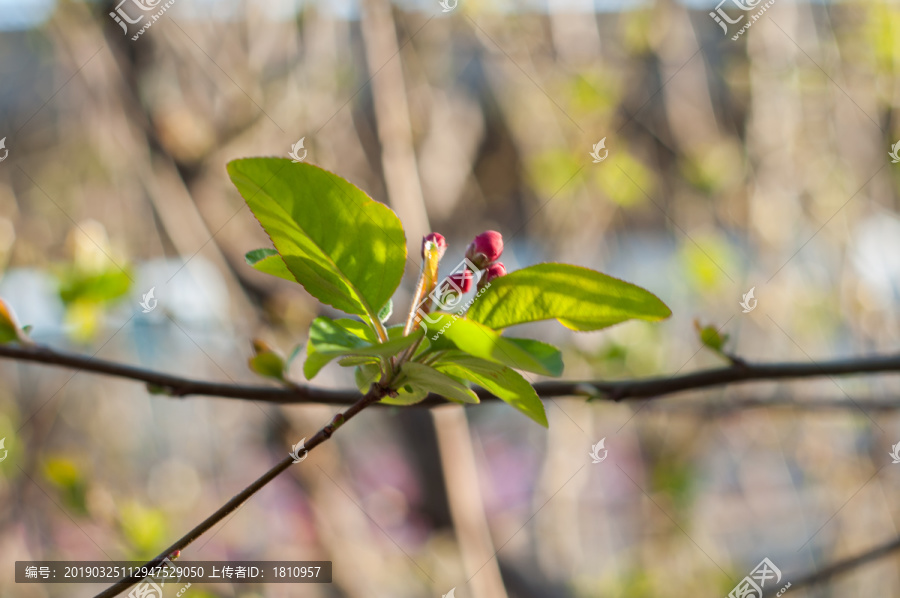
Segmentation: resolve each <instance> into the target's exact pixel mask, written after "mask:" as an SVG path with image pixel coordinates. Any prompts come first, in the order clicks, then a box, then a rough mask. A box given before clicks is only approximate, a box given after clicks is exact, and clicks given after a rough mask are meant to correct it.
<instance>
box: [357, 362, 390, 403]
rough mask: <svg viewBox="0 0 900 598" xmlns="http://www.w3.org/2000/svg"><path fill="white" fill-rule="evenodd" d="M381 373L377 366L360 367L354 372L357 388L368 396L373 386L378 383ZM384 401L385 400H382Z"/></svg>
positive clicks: (363, 365) (366, 365) (365, 365)
mask: <svg viewBox="0 0 900 598" xmlns="http://www.w3.org/2000/svg"><path fill="white" fill-rule="evenodd" d="M380 373H381V370H380V369H379V367H378V365H377V364H362V365H359V366H358V367H357V368H356V370H355V371H354V372H353V374H354V379H355V380H356V387H357V388H358V389H359V392H361V393H363V394H366V393H367V392H369V389H370V388H371V387H372V385H373V384H375V383H376V382H378V375H379V374H380ZM382 400H383V399H382Z"/></svg>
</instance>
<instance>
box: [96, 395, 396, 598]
mask: <svg viewBox="0 0 900 598" xmlns="http://www.w3.org/2000/svg"><path fill="white" fill-rule="evenodd" d="M388 392H390V391H389V390H388V389H387V388H384V387H382V386H380V385H378V384H373V385H372V388H370V389H369V392H367V393H366V394H365V395H364V396H362V397H361V398H359V399H358V400H357V401H356V402H355V403H353V405H351V406H350V408H348V409H347V410H346V411H344V412H343V413H340V414H338V415H336V416H335V417H334V418H333V419H332V420H331V422H330V423H329V424H328V425H327V426H325V427H323V428H322V429H320V430H319V431H318V432H316V434H315V436H313V437H312V438H310V439H309V440H308V441H306V442H305V443H304V448H305V449H306V450H307V451H311V450H313V449H314V448H316V447H317V446H319V445H320V444H322V443H323V442H325V441H326V440H328V439H329V438H331V436H332V434H334V433H335V432H336V431H337V429H338V428H339V427H341V426H342V425H343V424H344V423H345V422H346V421H347V420H349V419H350V418H351V417H353V416H354V415H356V414H357V413H359V412H360V411H362V410H363V409H365V408H366V407H368V406H369V405H372V404H373V403H377V402H378V401H380V400H381V399H382V397H384V396H385V395H386V394H388ZM357 396H359V395H358V394H357ZM304 458H305V457H304ZM293 462H294V457H293V455H291V454H288V456H287V457H285V458H284V459H282V460H281V461H279V462H278V463H276V464H275V465H274V466H273V467H272V468H271V469H270V470H269V471H267V472H266V473H264V474H263V475H262V476H260V477H259V478H258V479H257V480H256V481H255V482H253V483H252V484H250V485H249V486H247V487H246V488H244V489H243V490H241V491H240V492H239V493H238V494H236V495H234V497H233V498H232V499H231V500H229V501H228V502H227V503H225V504H224V505H222V506H221V507H219V509H218V510H217V511H216V512H215V513H213V514H212V515H210V516H209V517H207V518H206V519H204V520H203V521H201V522H200V524H199V525H197V526H196V527H195V528H194V529H192V530H191V531H189V532H188V533H186V534H185V535H184V536H182V537H181V538H180V539H179V540H177V541H176V542H175V543H174V544H172V545H171V546H169V547H168V548H166V549H165V550H164V551H163V552H162V553H161V554H160V555H159V556H157V557H156V558H155V559H153V560H151V561H148V562H146V563H144V565H143V566H142V567H141V568H143V567H147V568H152V567H157V566H159V565H160V564H162V562H163V561H164V560H165V558H166V557H167V556H169V555H171V554H172V553H173V552H175V551H176V550H183V549H184V548H186V547H187V546H189V545H190V544H191V543H192V542H194V540H196V539H197V538H199V537H200V536H201V535H203V534H204V533H205V532H207V531H209V530H210V529H211V528H212V527H213V526H214V525H215V524H217V523H218V522H219V521H221V520H222V519H224V518H225V517H227V516H228V514H229V513H232V512H234V511H235V510H236V509H237V508H238V507H240V506H241V505H242V504H243V503H244V502H245V501H246V500H247V499H249V498H250V497H251V496H253V495H254V494H256V493H257V492H259V491H260V490H262V489H263V488H264V487H265V486H266V484H268V483H269V482H271V481H272V480H274V479H275V478H276V477H277V476H278V474H280V473H281V472H283V471H284V470H286V469H287V468H288V467H290V466H291V464H292V463H293ZM141 579H143V577H140V576H131V577H125V578H123V579H121V580H119V581H118V582H116V583H115V584H114V585H112V586H110V587H108V588H107V589H105V590H103V591H102V592H100V593H99V594H97V596H95V598H110V597H112V596H116V595H118V594H119V593H121V592H124V591H125V590H127V589H128V588H130V587H131V586H133V585H134V584H136V583H137V582H139V581H140V580H141Z"/></svg>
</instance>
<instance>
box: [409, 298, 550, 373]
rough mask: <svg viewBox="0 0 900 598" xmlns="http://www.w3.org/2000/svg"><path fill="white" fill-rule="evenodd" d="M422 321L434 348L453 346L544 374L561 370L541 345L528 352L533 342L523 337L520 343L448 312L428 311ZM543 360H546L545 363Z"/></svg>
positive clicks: (504, 363) (519, 340)
mask: <svg viewBox="0 0 900 598" xmlns="http://www.w3.org/2000/svg"><path fill="white" fill-rule="evenodd" d="M425 322H427V324H428V332H427V337H428V339H429V340H430V341H431V344H432V347H433V348H435V349H439V350H440V349H447V348H456V349H459V350H461V351H464V352H466V353H468V354H469V355H472V356H474V357H480V358H481V359H486V360H488V361H493V362H494V363H500V364H503V365H507V366H509V367H511V368H515V369H517V370H526V371H529V372H534V373H536V374H542V375H544V376H559V375H560V374H561V373H562V369H561V368H559V367H556V366H555V364H554V362H553V361H554V360H553V359H551V358H549V357H548V356H547V354H546V350H545V349H542V350H541V351H539V352H538V356H535V355H532V353H531V351H532V350H535V346H534V345H529V344H528V343H527V341H526V342H525V343H524V344H523V343H522V341H523V340H524V339H516V341H512V340H510V339H508V338H504V337H502V336H500V333H499V332H497V331H496V330H491V329H490V328H488V327H487V326H484V325H483V324H479V323H478V322H473V321H471V320H468V319H466V318H457V317H455V316H454V315H452V314H439V313H436V314H432V315H430V316H428V319H427V320H425V321H423V324H424V323H425ZM432 322H434V323H432ZM441 330H443V333H441ZM545 346H546V347H549V345H545ZM545 361H546V362H548V363H547V364H545V363H544V362H545ZM548 365H549V367H548Z"/></svg>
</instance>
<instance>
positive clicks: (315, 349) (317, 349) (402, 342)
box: [303, 317, 422, 380]
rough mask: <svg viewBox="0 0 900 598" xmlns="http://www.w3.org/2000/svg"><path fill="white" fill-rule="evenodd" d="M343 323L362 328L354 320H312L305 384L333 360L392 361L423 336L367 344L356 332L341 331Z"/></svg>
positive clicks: (307, 347) (305, 368) (411, 335)
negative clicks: (351, 357)
mask: <svg viewBox="0 0 900 598" xmlns="http://www.w3.org/2000/svg"><path fill="white" fill-rule="evenodd" d="M342 323H349V324H353V325H356V324H362V323H361V322H356V321H355V320H346V319H345V320H337V321H335V320H331V319H330V318H326V317H319V318H316V319H315V320H313V323H312V325H311V326H310V328H309V341H308V343H307V346H306V362H305V363H304V364H303V375H304V376H306V378H307V380H311V379H312V378H314V377H315V375H316V374H318V373H319V371H320V370H321V369H322V368H323V367H325V365H326V364H328V362H330V361H331V360H332V359H335V358H336V357H343V356H349V355H353V356H375V357H391V356H393V355H396V354H398V353H400V352H401V351H404V350H406V349H407V348H408V347H410V346H412V345H413V344H414V343H415V342H416V341H418V340H419V339H420V338H421V337H422V332H421V331H416V332H414V333H413V334H410V335H409V336H399V337H397V338H393V339H390V340H388V341H387V342H385V343H370V342H368V341H367V340H365V339H364V338H361V337H360V336H358V335H357V334H356V331H351V330H348V329H347V328H344V326H342ZM349 324H348V325H349Z"/></svg>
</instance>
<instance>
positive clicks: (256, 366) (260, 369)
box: [247, 352, 284, 380]
mask: <svg viewBox="0 0 900 598" xmlns="http://www.w3.org/2000/svg"><path fill="white" fill-rule="evenodd" d="M247 361H248V362H249V365H250V369H251V370H253V371H254V372H256V373H257V374H259V375H260V376H264V377H266V378H274V379H276V380H284V360H283V359H282V358H281V356H280V355H278V354H276V353H270V352H265V353H260V354H259V355H254V356H253V357H251V358H250V359H249V360H247Z"/></svg>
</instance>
